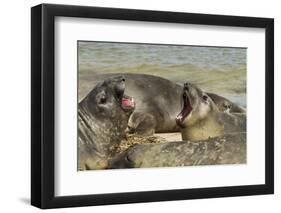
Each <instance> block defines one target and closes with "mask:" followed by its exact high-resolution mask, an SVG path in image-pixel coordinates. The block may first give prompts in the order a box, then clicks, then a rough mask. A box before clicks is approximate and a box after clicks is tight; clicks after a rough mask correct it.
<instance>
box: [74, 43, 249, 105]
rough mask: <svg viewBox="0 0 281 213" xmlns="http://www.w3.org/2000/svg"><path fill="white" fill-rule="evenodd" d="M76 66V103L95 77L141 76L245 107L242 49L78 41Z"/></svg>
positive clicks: (244, 57) (244, 74)
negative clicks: (192, 86)
mask: <svg viewBox="0 0 281 213" xmlns="http://www.w3.org/2000/svg"><path fill="white" fill-rule="evenodd" d="M78 63H79V70H78V71H79V100H81V98H82V97H83V96H84V95H85V93H86V92H88V91H87V90H89V88H91V85H89V84H91V79H93V78H94V77H95V76H96V75H99V74H105V73H143V74H150V75H156V76H160V77H163V78H166V79H169V80H171V81H173V82H176V83H179V84H182V83H184V82H186V81H190V82H192V83H195V84H197V85H198V86H199V87H200V88H202V89H203V90H206V91H208V92H214V93H217V94H219V95H222V96H225V97H226V98H229V99H230V100H232V101H234V102H235V103H238V104H240V105H242V106H244V107H246V76H247V49H246V48H236V47H234V48H233V47H207V46H206V47H205V46H187V45H158V44H137V43H136V44H134V43H117V42H116V43H115V42H94V41H79V42H78Z"/></svg>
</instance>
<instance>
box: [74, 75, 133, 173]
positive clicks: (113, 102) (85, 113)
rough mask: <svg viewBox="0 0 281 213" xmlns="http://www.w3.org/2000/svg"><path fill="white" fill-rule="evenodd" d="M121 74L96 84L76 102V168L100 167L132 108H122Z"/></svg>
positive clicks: (110, 152) (109, 153) (101, 167)
mask: <svg viewBox="0 0 281 213" xmlns="http://www.w3.org/2000/svg"><path fill="white" fill-rule="evenodd" d="M124 90H125V79H124V77H123V76H119V77H114V78H108V79H106V80H105V81H104V82H102V83H99V84H98V85H96V87H95V88H94V89H93V90H92V91H91V92H90V93H89V94H88V95H87V96H86V97H85V98H84V99H83V100H82V101H81V102H80V103H79V108H78V169H79V170H91V169H103V168H106V167H107V165H108V158H110V157H111V156H112V155H113V154H114V152H115V150H116V148H117V146H118V145H119V143H120V141H121V139H122V137H124V134H125V129H126V127H127V123H128V119H129V116H130V114H131V112H132V109H127V110H124V109H123V108H122V97H123V95H124Z"/></svg>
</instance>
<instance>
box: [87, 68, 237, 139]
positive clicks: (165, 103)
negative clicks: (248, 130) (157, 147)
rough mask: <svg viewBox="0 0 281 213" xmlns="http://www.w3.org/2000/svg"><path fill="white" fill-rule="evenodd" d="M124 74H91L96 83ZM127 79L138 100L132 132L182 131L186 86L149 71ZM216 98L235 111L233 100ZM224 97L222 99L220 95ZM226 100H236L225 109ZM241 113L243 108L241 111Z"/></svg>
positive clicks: (132, 121) (127, 90)
mask: <svg viewBox="0 0 281 213" xmlns="http://www.w3.org/2000/svg"><path fill="white" fill-rule="evenodd" d="M116 75H120V74H103V75H95V76H93V77H92V79H91V77H87V81H88V82H93V84H95V83H97V82H98V81H102V80H104V79H106V78H108V77H112V76H116ZM122 75H124V77H125V78H126V93H127V94H128V95H130V96H133V97H134V98H135V100H136V103H137V105H136V109H135V111H134V112H133V113H132V115H131V117H130V119H129V123H128V126H129V127H128V131H129V132H130V133H135V134H138V135H143V136H149V135H153V134H154V133H164V132H179V131H180V128H179V127H178V125H177V124H176V122H175V117H176V116H177V114H178V112H179V111H180V110H181V108H182V105H181V99H182V90H183V86H182V85H179V84H176V83H174V82H171V81H169V80H167V79H164V78H161V77H158V76H153V75H146V74H132V73H125V74H122ZM212 95H213V96H214V97H216V101H218V102H219V103H220V105H221V107H220V108H219V109H220V110H221V111H226V110H228V111H229V112H235V110H237V109H236V108H235V107H234V106H236V105H235V104H234V103H232V102H231V101H229V100H227V99H225V98H223V97H221V96H218V95H215V94H211V97H212ZM220 97H221V98H220ZM223 100H224V101H228V103H232V105H230V104H228V105H227V107H226V108H223V106H224V105H223V104H221V103H222V102H223ZM239 112H240V110H239Z"/></svg>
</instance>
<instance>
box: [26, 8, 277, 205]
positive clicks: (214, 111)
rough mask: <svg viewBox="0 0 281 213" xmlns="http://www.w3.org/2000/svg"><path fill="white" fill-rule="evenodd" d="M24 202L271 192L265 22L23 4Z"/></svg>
mask: <svg viewBox="0 0 281 213" xmlns="http://www.w3.org/2000/svg"><path fill="white" fill-rule="evenodd" d="M31 41H32V42H31V43H32V44H31V50H32V54H31V58H32V63H31V77H32V79H31V82H32V85H31V88H32V92H31V93H32V94H31V95H32V103H31V106H32V108H31V110H32V118H31V120H32V122H31V123H32V140H31V148H32V150H31V153H32V154H31V204H32V205H34V206H37V207H40V208H59V207H74V206H89V205H105V204H121V203H137V202H153V201H168V200H181V199H197V198H214V197H226V196H242V195H259V194H272V193H273V191H274V160H273V159H274V155H273V154H274V152H273V145H274V144H273V143H274V21H273V19H270V18H255V17H238V16H222V15H209V14H193V13H177V12H164V11H147V10H129V9H113V8H100V7H85V6H66V5H51V4H42V5H38V6H35V7H33V8H32V9H31Z"/></svg>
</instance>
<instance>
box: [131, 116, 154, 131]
mask: <svg viewBox="0 0 281 213" xmlns="http://www.w3.org/2000/svg"><path fill="white" fill-rule="evenodd" d="M155 128H156V119H155V118H154V116H153V115H151V114H150V113H140V112H134V113H133V114H132V115H131V117H130V119H129V123H128V129H129V133H131V134H136V135H141V136H151V135H153V134H154V133H155Z"/></svg>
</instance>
